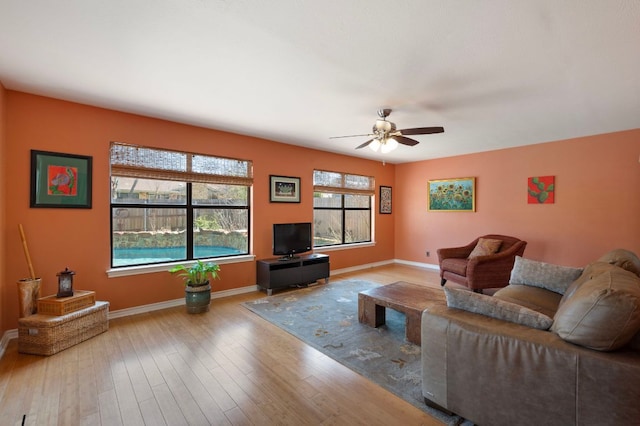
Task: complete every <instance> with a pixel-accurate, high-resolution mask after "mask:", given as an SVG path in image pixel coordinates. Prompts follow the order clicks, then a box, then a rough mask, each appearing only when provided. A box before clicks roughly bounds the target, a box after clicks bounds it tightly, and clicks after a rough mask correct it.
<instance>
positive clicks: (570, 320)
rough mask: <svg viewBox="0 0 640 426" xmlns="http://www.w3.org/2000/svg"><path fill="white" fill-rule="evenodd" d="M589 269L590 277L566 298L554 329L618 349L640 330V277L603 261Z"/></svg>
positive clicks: (567, 337) (602, 348)
mask: <svg viewBox="0 0 640 426" xmlns="http://www.w3.org/2000/svg"><path fill="white" fill-rule="evenodd" d="M603 265H606V266H603ZM590 266H591V265H590ZM589 269H590V270H589V275H588V279H583V280H582V281H583V282H582V283H581V284H580V285H579V286H577V288H576V289H575V291H572V293H571V295H570V297H568V298H567V299H566V300H563V301H562V303H561V305H560V307H559V308H558V312H556V315H555V317H554V322H553V326H552V327H551V330H552V331H554V332H555V333H557V334H558V335H559V336H560V337H561V338H562V339H564V340H566V341H568V342H571V343H574V344H576V345H580V346H585V347H587V348H591V349H595V350H599V351H612V350H616V349H618V348H621V347H622V346H624V345H626V344H627V343H629V341H630V340H631V339H632V338H633V337H634V335H635V334H636V333H638V331H640V278H638V277H637V276H636V275H635V274H633V273H632V272H629V271H626V270H624V269H622V268H620V267H617V266H615V265H610V264H605V263H602V262H596V268H595V269H594V268H589ZM583 275H584V274H583ZM581 278H583V277H581Z"/></svg>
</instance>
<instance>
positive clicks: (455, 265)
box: [440, 257, 468, 277]
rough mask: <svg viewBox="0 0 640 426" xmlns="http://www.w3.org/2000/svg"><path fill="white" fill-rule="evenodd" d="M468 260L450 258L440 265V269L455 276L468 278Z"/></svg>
mask: <svg viewBox="0 0 640 426" xmlns="http://www.w3.org/2000/svg"><path fill="white" fill-rule="evenodd" d="M467 264H468V262H467V259H461V258H458V257H450V258H448V259H444V260H443V261H442V262H441V263H440V268H441V269H442V270H445V271H449V272H453V273H454V274H458V275H461V276H463V277H466V276H467Z"/></svg>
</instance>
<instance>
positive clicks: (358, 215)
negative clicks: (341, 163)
mask: <svg viewBox="0 0 640 426" xmlns="http://www.w3.org/2000/svg"><path fill="white" fill-rule="evenodd" d="M313 191H314V192H313V222H314V246H315V247H323V246H333V245H340V244H351V243H363V242H370V241H371V236H372V229H371V223H372V220H371V219H372V217H371V214H372V210H371V205H372V197H373V195H374V194H375V179H374V178H373V177H371V176H362V175H355V174H350V173H341V172H334V171H326V170H314V172H313Z"/></svg>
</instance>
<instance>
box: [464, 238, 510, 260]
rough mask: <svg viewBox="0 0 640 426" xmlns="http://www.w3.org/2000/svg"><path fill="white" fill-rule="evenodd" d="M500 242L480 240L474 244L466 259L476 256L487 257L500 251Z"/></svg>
mask: <svg viewBox="0 0 640 426" xmlns="http://www.w3.org/2000/svg"><path fill="white" fill-rule="evenodd" d="M501 245H502V240H493V239H491V238H480V239H479V240H478V242H477V243H476V246H475V247H474V248H473V250H472V251H471V253H470V254H469V256H468V257H467V259H473V258H474V257H478V256H488V255H490V254H494V253H496V252H497V251H498V250H500V246H501Z"/></svg>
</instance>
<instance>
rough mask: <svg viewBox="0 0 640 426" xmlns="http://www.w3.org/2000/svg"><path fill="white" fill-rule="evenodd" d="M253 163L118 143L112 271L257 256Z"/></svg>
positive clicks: (113, 157)
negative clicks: (252, 252) (252, 224)
mask: <svg viewBox="0 0 640 426" xmlns="http://www.w3.org/2000/svg"><path fill="white" fill-rule="evenodd" d="M252 182H253V177H252V163H251V161H247V160H238V159H230V158H223V157H212V156H207V155H204V154H194V153H187V152H179V151H171V150H163V149H157V148H149V147H140V146H135V145H129V144H123V143H119V142H112V144H111V267H112V268H117V267H125V266H135V265H147V264H156V263H164V262H175V261H185V260H193V259H201V258H215V257H228V256H240V255H245V254H248V253H249V237H250V236H249V216H250V203H249V200H250V188H251V184H252Z"/></svg>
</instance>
